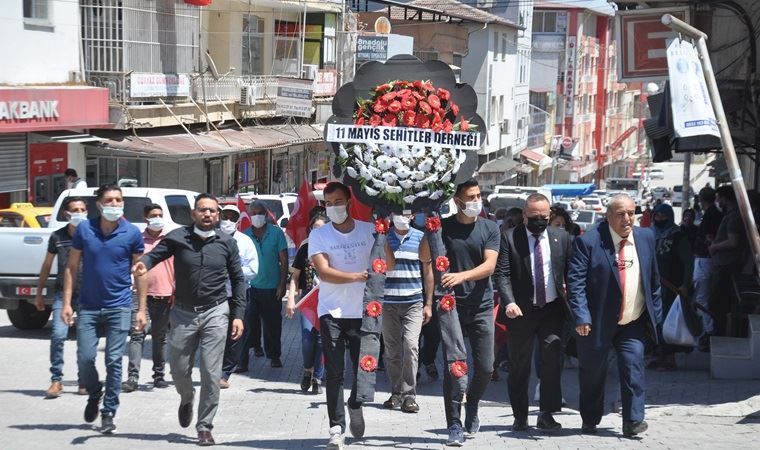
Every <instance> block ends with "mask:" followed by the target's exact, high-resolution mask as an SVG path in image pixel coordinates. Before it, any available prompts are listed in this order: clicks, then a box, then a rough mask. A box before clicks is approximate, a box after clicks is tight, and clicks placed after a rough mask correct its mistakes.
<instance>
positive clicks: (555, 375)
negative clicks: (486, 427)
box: [507, 300, 565, 421]
mask: <svg viewBox="0 0 760 450" xmlns="http://www.w3.org/2000/svg"><path fill="white" fill-rule="evenodd" d="M522 313H523V315H522V316H521V317H516V318H514V319H509V323H508V325H507V326H508V327H509V339H507V348H508V349H509V361H510V367H509V376H508V378H507V391H508V392H509V402H510V403H511V405H512V414H513V415H514V417H515V420H520V421H525V420H527V419H528V405H529V403H528V385H529V382H530V367H531V362H532V356H533V343H534V342H535V340H536V338H538V342H539V345H540V346H541V387H540V390H541V392H540V405H539V409H540V410H541V411H542V412H556V411H559V410H561V409H562V384H561V375H562V337H561V336H562V327H563V326H564V324H565V312H564V310H563V309H562V303H561V302H560V301H559V300H555V301H553V302H550V303H547V304H546V306H544V307H543V308H536V307H531V308H526V309H523V310H522Z"/></svg>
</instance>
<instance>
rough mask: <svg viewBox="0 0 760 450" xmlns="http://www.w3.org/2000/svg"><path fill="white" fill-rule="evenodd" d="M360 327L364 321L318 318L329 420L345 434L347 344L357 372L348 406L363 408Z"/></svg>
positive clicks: (328, 315) (330, 317) (329, 316)
mask: <svg viewBox="0 0 760 450" xmlns="http://www.w3.org/2000/svg"><path fill="white" fill-rule="evenodd" d="M361 326H362V319H335V318H333V316H331V315H330V314H326V315H324V316H322V317H320V318H319V327H320V334H321V335H322V351H323V352H324V356H325V395H326V397H327V415H328V417H329V418H330V428H332V427H334V426H336V425H340V428H341V431H342V432H345V431H346V411H345V409H344V406H343V402H344V401H343V373H344V371H345V362H346V345H348V351H349V354H350V356H351V368H352V370H353V372H354V380H353V383H352V384H351V395H350V396H349V397H348V407H349V408H351V409H356V408H358V407H360V406H361V405H362V404H361V402H357V401H356V380H357V372H356V371H357V370H358V369H359V350H360V349H359V346H360V344H361V335H360V333H359V330H360V329H361Z"/></svg>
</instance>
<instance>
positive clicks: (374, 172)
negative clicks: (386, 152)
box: [367, 166, 383, 177]
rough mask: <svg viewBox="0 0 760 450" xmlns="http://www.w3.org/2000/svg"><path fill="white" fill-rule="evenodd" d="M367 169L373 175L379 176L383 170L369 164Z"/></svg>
mask: <svg viewBox="0 0 760 450" xmlns="http://www.w3.org/2000/svg"><path fill="white" fill-rule="evenodd" d="M367 170H369V173H371V174H372V176H373V177H379V176H380V174H382V173H383V171H382V170H380V169H378V168H377V167H375V166H369V167H368V168H367Z"/></svg>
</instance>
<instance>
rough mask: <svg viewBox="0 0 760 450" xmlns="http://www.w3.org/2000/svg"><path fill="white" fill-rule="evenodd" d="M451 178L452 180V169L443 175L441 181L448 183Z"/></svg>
mask: <svg viewBox="0 0 760 450" xmlns="http://www.w3.org/2000/svg"><path fill="white" fill-rule="evenodd" d="M449 180H451V171H450V170H449V171H448V172H446V173H444V174H443V176H442V177H441V182H442V183H448V182H449Z"/></svg>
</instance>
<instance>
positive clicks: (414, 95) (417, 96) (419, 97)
mask: <svg viewBox="0 0 760 450" xmlns="http://www.w3.org/2000/svg"><path fill="white" fill-rule="evenodd" d="M412 97H414V98H416V99H417V100H425V96H424V95H422V94H420V93H419V92H417V91H412Z"/></svg>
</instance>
